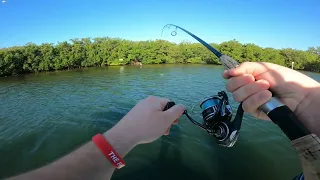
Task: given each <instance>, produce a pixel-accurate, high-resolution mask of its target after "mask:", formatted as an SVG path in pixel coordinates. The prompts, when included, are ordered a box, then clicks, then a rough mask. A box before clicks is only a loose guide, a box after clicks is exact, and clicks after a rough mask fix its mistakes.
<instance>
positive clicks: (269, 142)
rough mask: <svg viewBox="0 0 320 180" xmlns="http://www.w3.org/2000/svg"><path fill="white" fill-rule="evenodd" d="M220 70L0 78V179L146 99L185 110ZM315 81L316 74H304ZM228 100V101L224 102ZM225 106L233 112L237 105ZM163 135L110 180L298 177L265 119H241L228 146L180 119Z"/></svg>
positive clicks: (286, 147)
mask: <svg viewBox="0 0 320 180" xmlns="http://www.w3.org/2000/svg"><path fill="white" fill-rule="evenodd" d="M222 71H223V69H222V67H220V66H209V65H163V66H162V65H161V66H160V65H159V66H144V67H143V68H139V67H109V68H91V69H86V70H78V71H68V72H53V73H41V74H37V75H25V76H18V77H8V78H0V167H1V168H0V178H4V177H7V176H11V175H14V174H16V173H20V172H24V171H27V170H30V169H33V168H36V167H39V166H42V165H44V164H47V163H49V162H51V161H53V160H54V159H56V158H59V157H60V156H61V155H64V154H66V153H69V152H71V151H72V150H74V149H75V148H77V147H79V146H80V145H81V144H83V143H85V142H87V141H89V140H90V139H91V137H92V136H93V135H95V134H96V133H98V132H104V131H106V130H108V129H109V128H111V127H112V126H113V125H114V124H115V123H117V121H119V119H121V117H123V116H124V115H125V114H126V113H127V112H128V111H129V110H130V108H132V107H133V106H134V104H135V103H136V102H137V101H138V100H140V99H142V98H145V97H147V96H148V95H157V96H164V97H168V98H170V99H172V100H174V101H176V102H177V103H182V104H184V105H185V106H186V108H187V109H190V108H191V107H192V105H193V104H194V103H195V102H196V101H197V100H198V99H200V98H203V97H205V96H208V95H213V94H216V93H217V92H218V91H221V90H224V89H225V80H223V79H222V78H221V74H222ZM306 74H308V75H309V76H312V77H314V78H316V79H318V81H319V80H320V75H319V74H315V73H309V72H308V73H306ZM230 99H232V98H230ZM231 101H232V105H233V108H234V109H233V110H234V111H235V110H236V107H237V103H235V102H233V100H231ZM180 122H181V123H180V124H179V125H178V126H175V127H174V128H172V132H171V134H170V136H168V137H163V138H161V139H159V140H158V141H156V142H154V143H151V144H147V145H140V146H138V147H136V148H135V149H134V150H133V151H132V152H130V153H129V154H128V156H127V157H126V158H125V160H126V162H127V164H128V165H127V167H126V168H123V169H121V171H117V172H116V173H115V174H114V176H113V179H115V180H119V179H146V180H147V179H148V180H149V179H153V180H155V179H175V180H176V179H177V178H178V179H241V178H246V179H291V178H292V177H293V176H295V175H297V174H299V173H300V172H301V167H300V164H299V160H298V158H297V156H296V154H295V152H294V151H293V149H292V148H291V146H290V142H289V141H288V140H287V139H286V138H285V136H284V135H283V134H282V133H281V132H280V130H279V129H278V128H277V127H276V126H275V125H273V124H272V123H270V122H265V121H257V120H255V119H254V118H252V117H251V116H249V115H246V116H245V118H244V122H243V126H242V129H241V134H240V138H239V140H238V142H237V144H236V145H235V146H234V147H233V148H223V147H218V146H217V145H216V144H215V142H214V140H213V139H212V137H210V136H209V135H208V134H207V133H206V132H204V131H202V130H200V129H199V128H197V127H196V126H194V125H193V124H191V123H190V122H189V121H188V120H187V119H186V118H185V117H182V118H181V120H180Z"/></svg>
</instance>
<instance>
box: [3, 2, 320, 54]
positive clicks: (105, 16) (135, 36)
mask: <svg viewBox="0 0 320 180" xmlns="http://www.w3.org/2000/svg"><path fill="white" fill-rule="evenodd" d="M167 23H173V24H177V25H180V26H182V27H184V28H185V29H187V30H190V31H191V32H193V33H194V34H196V35H198V36H199V37H200V38H202V39H204V40H205V41H207V42H215V43H220V42H223V41H228V40H232V39H236V40H238V41H240V42H241V43H255V44H257V45H259V46H262V47H274V48H286V47H291V48H296V49H307V48H308V47H311V46H320V1H319V0H300V1H297V0H291V1H288V0H246V1H240V0H176V1H174V0H144V1H143V0H140V1H132V0H131V1H130V0H113V1H112V0H91V1H89V0H87V1H82V0H7V2H6V3H1V4H0V47H8V46H13V45H23V44H25V43H27V42H34V43H37V44H40V43H43V42H50V43H57V42H58V41H64V40H69V39H71V38H82V37H102V36H109V37H120V38H124V39H130V40H153V39H166V40H169V41H174V42H179V41H181V40H189V41H192V38H191V37H188V36H187V35H185V34H183V33H182V32H180V33H179V32H178V35H177V36H175V37H171V36H170V31H168V30H167V31H165V33H164V36H162V37H161V29H162V27H163V26H164V25H165V24H167Z"/></svg>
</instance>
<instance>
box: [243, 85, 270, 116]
mask: <svg viewBox="0 0 320 180" xmlns="http://www.w3.org/2000/svg"><path fill="white" fill-rule="evenodd" d="M271 97H272V93H271V92H270V91H269V90H262V91H259V92H257V93H256V94H253V95H251V96H250V97H248V98H247V99H246V100H245V101H243V103H242V108H243V110H244V111H245V112H249V113H252V114H255V115H256V113H257V110H258V108H259V107H260V106H261V105H263V104H264V103H266V102H267V101H268V100H270V99H271Z"/></svg>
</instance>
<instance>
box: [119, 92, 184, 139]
mask: <svg viewBox="0 0 320 180" xmlns="http://www.w3.org/2000/svg"><path fill="white" fill-rule="evenodd" d="M168 102H169V99H166V98H160V97H155V96H150V97H148V98H146V99H143V100H141V101H139V102H138V103H137V104H136V105H135V106H134V107H133V108H132V109H131V111H130V112H129V113H128V114H126V115H125V116H124V117H123V118H122V119H121V121H120V122H119V123H118V124H117V125H116V126H115V129H117V131H121V132H123V133H124V135H123V136H130V137H131V140H132V141H134V144H135V145H137V144H141V143H149V142H152V141H154V140H156V139H158V138H160V137H161V136H162V135H168V134H169V131H170V127H171V125H172V124H176V123H178V118H179V117H180V116H181V115H182V114H183V112H184V107H183V106H182V105H175V106H173V107H171V108H170V109H168V110H166V111H163V109H164V107H165V106H166V104H167V103H168Z"/></svg>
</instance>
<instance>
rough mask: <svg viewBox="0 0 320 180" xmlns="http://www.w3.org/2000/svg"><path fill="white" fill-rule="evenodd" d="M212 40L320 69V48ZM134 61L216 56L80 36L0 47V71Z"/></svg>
mask: <svg viewBox="0 0 320 180" xmlns="http://www.w3.org/2000/svg"><path fill="white" fill-rule="evenodd" d="M211 45H212V46H213V47H215V48H216V49H218V50H219V51H221V52H222V53H223V54H226V55H229V56H231V57H233V58H234V59H236V60H237V61H239V62H244V61H263V62H271V63H276V64H279V65H283V66H287V67H291V63H292V62H294V67H295V69H299V70H307V71H315V72H320V47H317V48H314V47H312V48H309V49H308V50H306V51H303V50H296V49H291V48H286V49H274V48H261V47H259V46H257V45H255V44H252V43H249V44H241V43H239V42H238V41H236V40H232V41H227V42H223V43H220V44H211ZM137 62H141V63H142V64H165V63H167V64H169V63H206V64H217V65H218V64H220V62H219V60H218V59H217V58H216V57H215V56H214V55H213V54H212V53H211V52H209V51H208V50H207V49H206V48H205V47H204V46H203V45H201V44H199V43H190V42H182V43H179V44H175V43H171V42H168V41H165V40H155V41H129V40H124V39H119V38H108V37H106V38H94V39H91V38H82V39H72V40H70V41H64V42H59V43H57V44H49V43H44V44H41V45H36V44H33V43H28V44H26V45H24V46H15V47H9V48H2V49H0V76H10V75H17V74H23V73H34V72H41V71H54V70H65V69H77V68H83V67H95V66H112V65H127V64H134V63H137Z"/></svg>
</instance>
